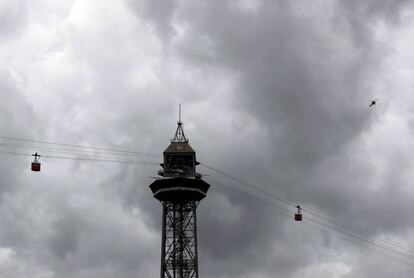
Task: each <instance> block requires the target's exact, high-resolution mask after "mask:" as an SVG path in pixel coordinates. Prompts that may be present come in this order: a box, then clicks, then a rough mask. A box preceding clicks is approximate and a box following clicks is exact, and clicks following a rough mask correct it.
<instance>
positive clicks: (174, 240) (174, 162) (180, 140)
mask: <svg viewBox="0 0 414 278" xmlns="http://www.w3.org/2000/svg"><path fill="white" fill-rule="evenodd" d="M180 110H181V109H180ZM198 164H199V163H198V162H197V161H196V155H195V151H194V150H193V148H191V146H190V144H189V143H188V139H187V138H186V137H185V135H184V130H183V125H182V122H181V111H180V116H179V120H178V127H177V130H176V132H175V135H174V138H173V139H171V144H170V145H169V146H168V147H167V149H166V150H165V151H164V163H161V164H160V165H161V167H162V169H161V170H159V171H158V174H159V175H160V176H162V178H160V179H158V180H156V181H154V182H153V183H152V184H151V185H150V188H151V190H152V192H153V193H154V198H156V199H157V200H159V201H160V202H161V204H162V207H163V212H162V243H161V278H198V255H197V253H198V252H197V215H196V209H197V205H198V203H199V202H200V200H201V199H203V198H204V197H206V193H207V190H208V188H209V187H210V185H209V184H207V183H206V182H205V181H203V180H202V179H201V175H200V174H199V173H196V171H195V170H196V169H195V168H196V165H198Z"/></svg>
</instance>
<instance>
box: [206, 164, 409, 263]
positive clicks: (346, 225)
mask: <svg viewBox="0 0 414 278" xmlns="http://www.w3.org/2000/svg"><path fill="white" fill-rule="evenodd" d="M200 164H201V165H203V166H205V167H206V168H208V169H210V170H213V171H215V172H217V173H219V174H221V175H223V176H225V177H227V178H229V179H231V180H233V181H236V182H238V183H240V184H243V185H245V186H247V187H249V188H250V189H253V190H255V191H257V192H260V193H261V194H263V195H265V196H268V197H271V198H273V199H276V200H278V201H282V202H284V203H286V204H288V205H290V206H293V207H296V204H295V203H294V202H292V201H289V200H287V199H286V198H283V197H281V196H280V195H275V194H272V193H269V192H266V191H264V190H262V189H260V188H257V187H256V186H253V185H251V184H249V183H247V182H244V181H242V180H240V179H238V178H236V177H234V176H232V175H230V174H227V173H225V172H223V171H221V170H218V169H216V168H214V167H212V166H209V165H206V164H205V163H200ZM302 211H303V212H307V213H308V214H311V215H313V216H315V217H319V218H323V219H325V220H326V221H328V222H333V223H334V225H341V226H342V227H344V228H347V229H350V230H353V231H354V232H356V233H358V234H359V235H360V236H364V237H369V238H371V240H378V241H381V242H383V243H385V244H389V245H392V246H394V247H396V248H399V249H403V250H404V251H405V252H408V253H411V255H410V256H412V254H414V251H413V250H412V249H410V248H407V247H405V246H402V245H401V244H399V243H396V242H394V241H391V240H387V239H383V238H380V237H378V236H376V235H375V234H374V233H371V232H369V231H367V230H364V229H361V228H359V227H357V226H355V225H352V224H349V223H346V222H341V221H339V220H336V219H334V218H332V217H329V216H326V215H322V214H319V213H317V212H314V211H312V210H310V209H306V208H302ZM331 224H332V223H331Z"/></svg>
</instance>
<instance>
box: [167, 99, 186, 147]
mask: <svg viewBox="0 0 414 278" xmlns="http://www.w3.org/2000/svg"><path fill="white" fill-rule="evenodd" d="M171 143H188V139H187V138H186V137H185V134H184V129H183V122H182V121H181V104H179V105H178V122H177V130H176V131H175V135H174V138H173V139H171Z"/></svg>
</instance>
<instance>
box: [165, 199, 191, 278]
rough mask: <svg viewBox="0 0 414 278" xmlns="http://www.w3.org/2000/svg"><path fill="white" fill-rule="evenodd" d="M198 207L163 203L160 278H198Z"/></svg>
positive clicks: (189, 204)
mask: <svg viewBox="0 0 414 278" xmlns="http://www.w3.org/2000/svg"><path fill="white" fill-rule="evenodd" d="M197 205H198V202H197V201H190V202H182V203H173V202H170V201H163V202H162V206H163V216H162V226H163V227H162V245H161V250H162V251H161V252H162V253H161V278H198V258H197V216H196V209H197Z"/></svg>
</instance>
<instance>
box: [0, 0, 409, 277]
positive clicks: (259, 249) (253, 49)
mask: <svg viewBox="0 0 414 278" xmlns="http://www.w3.org/2000/svg"><path fill="white" fill-rule="evenodd" d="M45 2H47V1H45ZM125 2H126V3H124V2H121V1H118V2H102V3H101V2H99V5H98V4H96V3H94V2H93V1H73V2H70V3H69V4H65V6H62V7H60V6H59V5H57V4H56V5H52V6H50V5H49V3H42V4H38V5H33V6H31V9H29V10H28V12H30V16H29V17H28V19H30V22H29V25H28V27H31V28H22V25H21V26H20V27H18V28H20V29H19V30H25V32H27V33H25V34H24V36H20V37H18V36H17V38H18V40H15V38H14V37H13V39H8V41H6V43H3V44H2V43H0V47H4V46H7V45H8V43H10V44H12V42H13V43H15V45H14V46H16V48H11V47H7V48H0V50H5V51H0V58H1V59H2V62H4V64H5V65H6V68H7V70H4V71H3V72H0V82H1V83H0V88H1V96H2V98H3V102H2V103H0V107H1V110H0V115H1V116H2V120H1V122H0V124H1V128H2V130H3V133H4V134H11V135H15V136H16V137H22V138H34V139H41V140H47V141H58V142H67V143H71V144H80V145H93V146H99V145H102V146H112V148H117V149H126V150H137V151H141V152H146V153H159V154H161V153H162V151H163V150H164V149H165V148H166V147H167V145H168V144H169V138H171V137H172V135H173V133H174V130H175V126H176V110H177V104H178V103H183V107H184V129H185V131H186V135H187V136H188V137H189V138H190V143H191V145H192V146H193V147H194V149H195V150H196V151H197V159H198V160H199V161H201V162H204V163H206V164H209V165H212V166H214V167H216V168H219V169H221V170H223V171H225V172H229V173H232V174H233V175H235V176H238V177H239V178H241V179H243V180H246V181H248V182H250V183H251V184H254V185H256V186H258V187H260V188H263V189H265V190H267V191H274V192H277V193H279V194H282V195H284V196H285V197H286V198H288V199H290V200H293V201H295V202H298V203H300V204H301V205H303V206H306V207H310V206H312V208H316V209H317V210H321V211H323V212H325V213H327V214H330V215H332V216H334V218H340V219H348V220H350V222H351V223H353V224H357V225H360V226H363V227H365V228H367V229H368V230H370V231H373V232H378V233H384V234H389V235H391V236H392V237H397V238H398V237H404V234H403V233H402V232H401V231H404V232H406V233H407V237H409V236H410V235H411V233H412V232H411V231H412V228H411V227H412V226H413V224H412V223H411V220H407V219H409V212H410V211H412V205H411V204H412V200H411V197H410V195H409V194H407V192H410V191H409V190H410V189H409V183H410V181H411V178H410V172H411V171H410V170H411V169H412V165H411V163H409V162H407V161H409V160H410V158H411V153H410V152H408V151H407V150H408V148H407V147H406V146H409V144H408V143H404V142H403V141H404V140H400V141H401V142H399V148H400V149H399V150H398V151H396V150H395V148H394V146H393V145H394V142H393V140H391V139H388V138H389V135H386V132H385V131H382V132H378V131H377V126H378V124H379V123H382V121H383V120H384V119H383V118H381V114H380V111H383V113H389V110H387V109H388V108H387V107H385V110H384V109H383V110H380V109H375V110H374V109H372V110H368V107H367V102H366V98H370V97H372V96H377V92H376V91H375V88H376V86H374V85H375V84H373V83H378V82H381V80H380V78H381V71H382V61H383V58H384V57H386V56H387V49H386V48H385V47H383V46H382V45H381V44H377V41H376V36H375V34H376V33H375V32H376V31H375V27H376V24H384V25H385V26H387V28H390V29H392V28H396V27H397V26H398V23H399V22H398V18H399V16H400V14H401V13H402V11H404V10H405V9H407V8H408V7H409V6H408V4H409V2H408V1H359V2H352V3H351V1H330V2H329V3H327V2H325V1H312V3H309V1H295V2H294V3H293V1H248V0H246V1H236V0H235V1H224V2H223V1H159V0H154V1H125ZM18 3H20V2H18ZM22 3H23V2H22ZM18 10H19V9H17V10H16V9H15V11H16V12H14V13H10V14H9V15H8V17H7V20H8V22H16V24H17V22H24V20H25V17H24V16H23V19H22V17H20V16H18V14H19V13H20V12H21V13H22V14H24V9H22V11H20V10H19V11H18ZM46 14H47V16H42V15H46ZM62 16H63V17H62ZM66 16H67V18H65V17H66ZM22 20H23V21H22ZM17 25H18V24H17ZM9 27H10V26H9ZM9 27H8V30H12V29H13V28H11V27H10V28H9ZM16 28H17V27H16ZM5 30H6V29H5ZM13 30H14V31H13V32H11V31H7V32H9V34H13V35H18V34H19V32H17V33H16V30H17V29H13ZM7 32H6V33H7ZM10 32H11V33H10ZM6 33H4V34H6ZM9 37H10V36H9ZM19 40H20V41H19ZM29 45H30V46H32V47H30V46H29ZM9 69H10V70H9ZM378 97H381V98H384V96H383V95H380V96H378ZM391 108H392V106H391ZM34 111H35V112H36V113H35V112H34ZM5 119H7V120H5ZM407 132H408V131H407ZM377 136H378V138H381V140H382V141H381V144H382V145H379V146H378V145H376V144H375V142H376V141H377V140H376V138H377ZM387 140H390V141H389V142H388V141H387ZM373 143H374V144H373ZM380 147H383V148H381V149H382V150H381V152H378V149H380ZM2 158H4V156H2ZM10 160H11V162H12V163H7V160H5V159H4V160H3V161H2V163H1V164H0V165H1V169H0V173H1V178H2V188H14V191H12V190H7V191H3V193H4V194H3V197H2V198H1V202H0V218H1V219H2V221H1V226H0V271H3V270H4V271H6V270H7V271H8V268H6V267H4V265H5V264H2V261H1V260H4V261H5V262H6V263H10V262H11V264H10V265H13V266H16V267H15V268H16V269H17V268H20V269H23V270H22V273H23V274H22V275H20V277H21V276H24V274H27V275H26V276H31V277H59V278H60V277H71V278H74V277H79V278H83V277H108V278H109V277H119V278H121V277H122V278H124V277H125V278H126V277H156V276H157V275H159V263H160V262H159V252H160V240H161V236H160V233H159V231H160V222H161V205H160V204H159V203H158V202H157V201H156V200H155V199H153V198H152V195H151V191H150V190H149V188H148V185H149V184H150V183H151V182H152V181H153V179H152V178H150V177H152V176H155V175H156V173H157V170H158V168H159V166H157V165H124V164H117V163H113V164H111V163H109V164H108V163H100V162H97V161H95V162H82V161H69V160H51V159H46V160H44V161H43V162H44V163H43V164H42V167H44V168H43V169H42V172H41V173H38V175H34V174H33V173H30V171H29V170H28V166H29V165H30V163H29V160H30V159H29V158H28V159H26V158H22V159H19V158H12V159H10ZM142 160H143V161H145V162H161V157H160V158H158V159H157V158H154V159H153V158H151V159H149V158H142ZM393 167H394V168H398V169H399V170H400V171H399V172H396V171H395V170H393V169H394V168H393ZM198 171H200V172H202V173H205V174H210V176H206V178H207V179H211V180H213V182H212V183H213V187H212V188H211V189H210V191H209V193H208V197H207V198H206V199H205V200H203V201H202V202H201V203H200V205H199V208H198V213H199V214H198V217H199V218H198V223H197V224H198V226H199V234H198V235H199V244H200V246H199V255H200V256H199V259H200V271H201V273H200V276H202V277H207V278H210V277H211V278H213V277H215V278H217V277H246V278H247V277H248V278H256V277H274V276H275V275H277V276H280V277H313V276H312V273H314V275H316V276H317V277H332V276H335V275H336V276H337V277H346V275H348V276H349V277H355V276H358V277H360V276H361V277H362V276H363V277H377V276H378V273H377V272H378V269H382V267H384V266H387V267H388V264H387V263H384V262H389V261H387V259H386V258H385V259H384V258H382V257H380V256H370V255H372V254H371V253H369V254H368V255H366V253H367V251H366V249H364V248H359V247H358V245H357V246H353V245H348V244H347V243H348V242H346V241H341V240H340V239H338V238H337V237H336V236H334V235H335V234H333V233H330V232H326V231H325V232H321V231H320V230H319V229H313V227H311V226H306V225H301V224H304V223H295V222H294V221H292V220H291V219H290V218H286V217H285V216H283V215H280V214H278V213H277V212H275V211H274V210H270V211H269V210H266V208H263V207H261V206H257V204H255V203H254V202H253V203H252V202H246V201H245V200H243V199H242V198H240V196H238V195H237V194H236V193H234V192H231V191H230V192H228V191H225V190H223V188H221V187H220V186H219V185H214V181H215V180H220V181H222V182H224V183H226V184H233V186H235V187H236V188H238V189H239V190H241V191H244V192H250V193H251V194H254V195H255V196H260V198H262V199H265V200H268V201H270V202H275V200H273V199H271V198H269V196H262V195H259V194H258V192H253V191H248V190H249V189H248V188H246V187H242V186H241V185H236V184H234V183H232V181H229V180H224V179H222V178H219V177H218V175H217V173H212V172H211V171H209V170H208V169H206V168H203V167H202V166H201V165H200V166H199V168H198ZM403 186H405V188H403ZM404 190H406V191H404ZM390 199H391V200H390ZM397 199H398V200H401V201H398V202H396V201H394V200H397ZM378 202H380V203H381V205H380V206H379V205H378ZM282 205H283V204H282ZM401 210H403V212H402V213H401ZM292 213H293V211H292ZM305 217H306V215H305ZM404 220H405V221H404ZM392 265H393V266H394V268H392V269H393V270H394V269H399V271H401V269H404V267H401V266H400V265H397V264H392ZM387 271H389V272H385V271H384V272H383V273H392V272H391V270H387ZM403 271H404V270H403ZM5 273H8V272H4V273H1V274H5ZM19 274H21V273H17V274H16V273H14V274H13V275H19ZM398 274H401V275H397V276H398V277H410V276H409V274H407V273H404V272H402V273H401V272H399V273H398ZM341 275H342V276H341ZM384 275H385V274H384ZM11 277H13V278H14V277H18V276H11Z"/></svg>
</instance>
